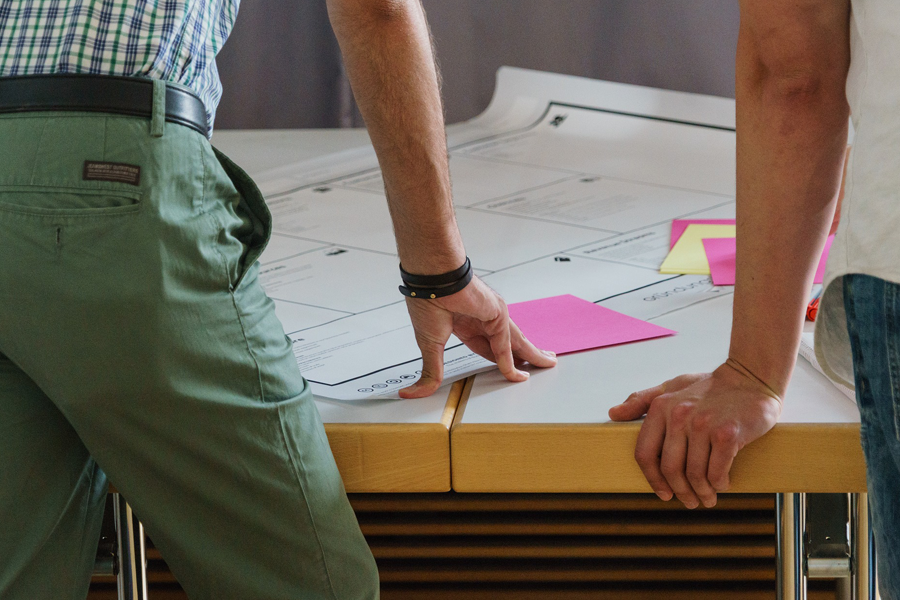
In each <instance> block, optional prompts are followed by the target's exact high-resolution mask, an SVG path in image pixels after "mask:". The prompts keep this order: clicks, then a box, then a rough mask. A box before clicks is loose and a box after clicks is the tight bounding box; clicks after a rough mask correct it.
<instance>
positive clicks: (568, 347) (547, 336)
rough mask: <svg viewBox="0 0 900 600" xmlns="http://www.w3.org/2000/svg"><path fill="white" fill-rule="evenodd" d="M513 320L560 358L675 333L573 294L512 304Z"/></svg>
mask: <svg viewBox="0 0 900 600" xmlns="http://www.w3.org/2000/svg"><path fill="white" fill-rule="evenodd" d="M509 316H510V317H511V318H512V320H513V321H514V322H515V323H516V325H518V326H519V329H521V330H522V333H524V334H525V337H527V338H528V339H529V340H531V342H532V343H533V344H534V345H535V346H537V347H538V348H540V349H542V350H551V351H553V352H556V353H557V354H566V353H567V352H578V351H579V350H588V349H591V348H600V347H603V346H612V345H614V344H624V343H626V342H636V341H638V340H648V339H651V338H656V337H662V336H666V335H673V334H674V333H675V332H674V331H672V330H671V329H666V328H664V327H660V326H658V325H654V324H653V323H648V322H646V321H641V320H640V319H635V318H634V317H629V316H628V315H623V314H622V313H619V312H616V311H614V310H610V309H608V308H604V307H602V306H597V305H596V304H594V303H593V302H588V301H587V300H582V299H581V298H576V297H575V296H572V295H569V294H566V295H564V296H553V297H552V298H543V299H541V300H530V301H528V302H519V303H516V304H510V305H509Z"/></svg>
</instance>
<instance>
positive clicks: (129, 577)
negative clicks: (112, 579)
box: [113, 493, 147, 600]
mask: <svg viewBox="0 0 900 600" xmlns="http://www.w3.org/2000/svg"><path fill="white" fill-rule="evenodd" d="M113 513H114V515H115V521H116V537H117V538H118V540H117V541H118V547H119V548H118V550H119V552H118V565H117V566H118V569H117V584H118V591H119V600H147V549H146V544H145V540H144V526H143V525H142V524H141V522H140V521H138V520H137V518H136V517H135V516H134V513H133V512H132V511H131V507H130V506H129V505H128V503H127V502H125V501H124V500H123V499H122V497H121V496H120V495H119V494H118V493H114V494H113Z"/></svg>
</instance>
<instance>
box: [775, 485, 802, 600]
mask: <svg viewBox="0 0 900 600" xmlns="http://www.w3.org/2000/svg"><path fill="white" fill-rule="evenodd" d="M804 496H805V494H776V496H775V535H776V538H777V541H776V547H775V562H776V571H775V582H776V588H775V597H776V599H777V600H806V569H805V568H804V564H803V561H804V558H805V555H806V552H805V548H804V546H805V544H804V540H803V537H804V536H803V532H804V530H805V524H804V521H805V519H806V515H805V512H806V511H805V508H806V498H805V497H804Z"/></svg>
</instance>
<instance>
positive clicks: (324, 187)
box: [313, 185, 331, 194]
mask: <svg viewBox="0 0 900 600" xmlns="http://www.w3.org/2000/svg"><path fill="white" fill-rule="evenodd" d="M313 191H314V192H319V193H320V194H324V193H325V192H330V191H331V188H330V187H328V186H325V185H323V186H322V187H317V188H313Z"/></svg>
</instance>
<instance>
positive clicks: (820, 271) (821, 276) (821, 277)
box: [813, 235, 834, 283]
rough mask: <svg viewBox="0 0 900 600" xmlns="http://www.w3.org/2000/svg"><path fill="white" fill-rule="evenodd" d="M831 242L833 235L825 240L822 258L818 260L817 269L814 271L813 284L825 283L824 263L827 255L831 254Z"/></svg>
mask: <svg viewBox="0 0 900 600" xmlns="http://www.w3.org/2000/svg"><path fill="white" fill-rule="evenodd" d="M833 241H834V236H833V235H829V236H828V239H827V240H825V249H824V250H822V258H820V259H819V267H818V268H817V269H816V276H815V278H814V279H813V283H823V282H824V281H825V263H827V262H828V253H829V252H831V243H832V242H833Z"/></svg>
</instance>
